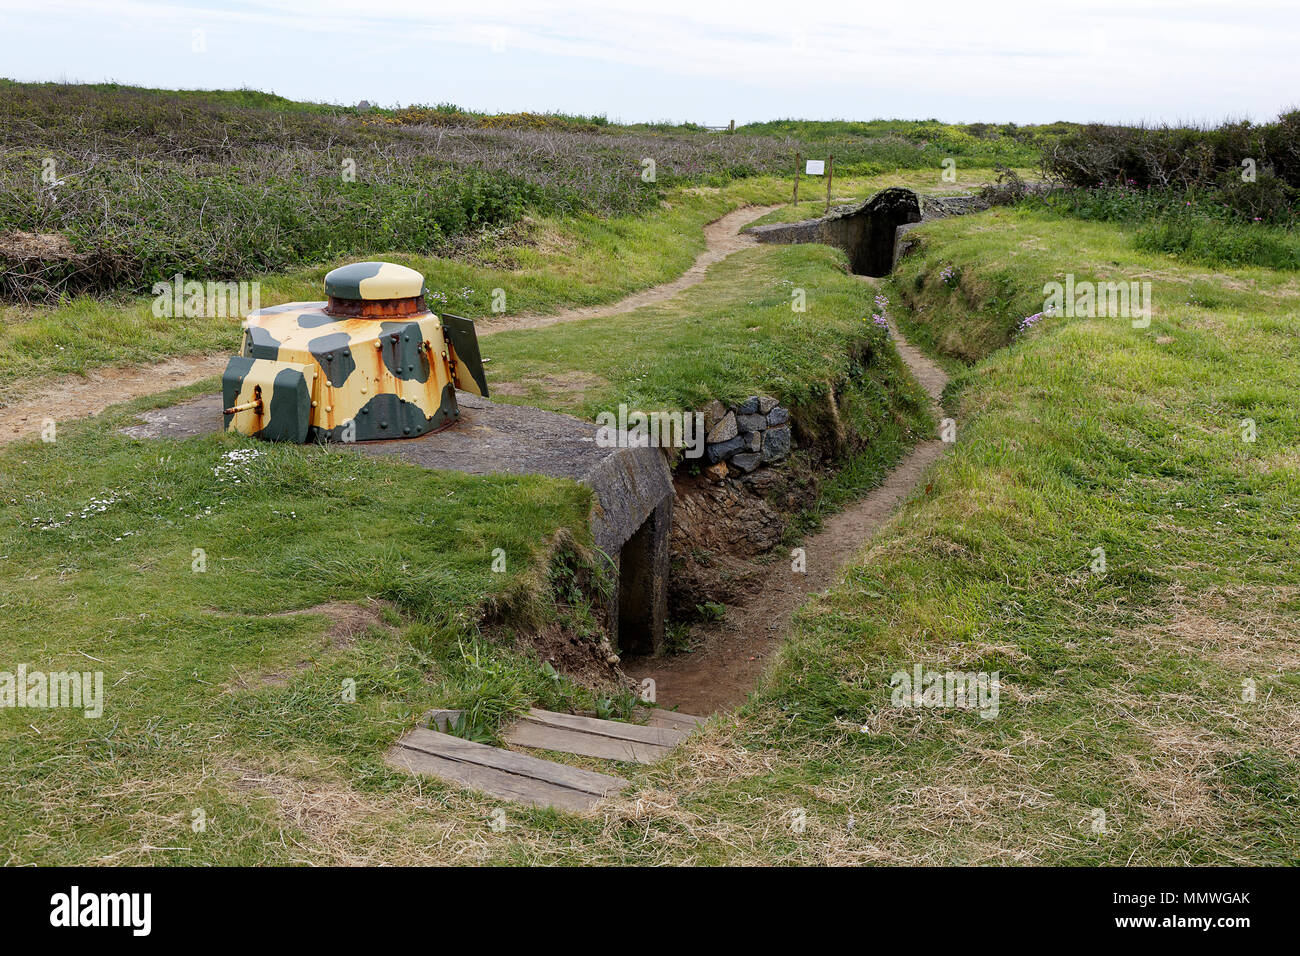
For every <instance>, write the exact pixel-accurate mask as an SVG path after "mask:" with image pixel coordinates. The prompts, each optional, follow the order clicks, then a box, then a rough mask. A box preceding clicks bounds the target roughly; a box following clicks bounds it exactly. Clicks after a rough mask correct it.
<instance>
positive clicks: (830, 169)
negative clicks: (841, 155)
mask: <svg viewBox="0 0 1300 956" xmlns="http://www.w3.org/2000/svg"><path fill="white" fill-rule="evenodd" d="M834 178H835V157H834V156H827V157H826V211H827V212H830V211H831V180H832V179H834Z"/></svg>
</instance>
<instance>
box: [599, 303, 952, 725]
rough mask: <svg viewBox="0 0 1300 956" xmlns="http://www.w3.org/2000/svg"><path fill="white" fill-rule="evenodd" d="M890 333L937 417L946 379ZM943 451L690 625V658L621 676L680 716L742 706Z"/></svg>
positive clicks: (925, 451)
mask: <svg viewBox="0 0 1300 956" xmlns="http://www.w3.org/2000/svg"><path fill="white" fill-rule="evenodd" d="M890 333H891V336H892V337H893V340H894V343H895V346H896V348H897V349H898V352H899V355H900V357H901V358H902V359H903V361H904V362H905V363H906V364H907V366H908V368H909V369H910V370H911V372H912V374H913V376H914V377H915V378H916V380H917V382H918V383H919V384H920V385H921V386H922V387H923V388H924V389H925V390H926V392H927V394H928V395H929V397H930V399H931V402H932V403H933V405H934V406H935V410H936V411H937V408H938V403H939V400H940V396H941V394H942V392H943V388H944V386H945V385H946V384H947V381H948V377H947V375H946V374H945V373H944V371H943V369H941V368H940V367H939V366H938V365H936V364H935V363H934V362H932V361H931V360H930V359H929V358H927V357H926V356H925V355H923V354H922V353H921V352H920V351H918V350H917V349H916V348H914V347H913V346H912V345H911V344H910V343H908V342H907V340H906V339H905V338H904V337H903V336H902V334H901V333H900V332H899V331H898V329H897V328H896V327H894V326H893V325H892V324H891V326H890ZM948 447H949V446H947V445H945V444H944V443H943V442H941V441H939V440H938V439H928V440H923V441H920V442H918V443H917V444H915V445H913V446H912V448H911V450H910V451H908V452H907V453H906V454H905V455H904V457H903V459H902V460H901V461H900V462H899V463H898V464H897V465H895V466H894V468H893V469H891V470H890V472H889V474H888V475H887V476H886V478H885V480H884V481H883V482H882V483H881V484H880V485H878V486H877V487H876V488H874V489H873V490H872V491H870V492H868V493H867V495H866V496H864V497H863V498H860V499H858V500H857V501H856V502H854V503H853V504H851V505H849V506H848V507H846V508H845V509H844V510H843V511H840V512H837V513H836V514H833V515H831V516H830V517H828V518H827V519H826V520H825V521H824V523H823V526H822V529H821V530H820V531H818V532H816V533H815V534H813V535H810V536H809V537H807V538H805V539H804V540H802V541H801V542H799V544H798V545H797V546H798V547H800V548H802V549H803V551H804V555H805V567H804V570H803V571H796V570H794V567H793V562H792V561H791V560H790V557H789V555H788V554H787V553H786V552H784V551H783V550H782V549H780V548H777V549H774V551H773V552H771V554H770V556H769V558H768V560H767V561H766V563H765V564H760V565H758V567H757V569H756V570H757V572H758V573H757V574H756V575H755V576H754V578H753V579H752V581H751V583H750V584H749V586H748V587H747V588H746V591H747V592H748V593H747V594H746V595H745V597H744V598H743V599H742V600H740V601H739V602H737V603H734V604H731V605H728V606H727V607H726V611H725V613H724V614H723V616H722V617H721V618H720V619H719V620H715V621H706V622H702V623H697V624H694V625H692V626H691V628H690V631H689V634H688V637H687V644H688V646H689V647H690V650H689V651H687V652H684V653H676V654H668V655H661V656H651V655H648V654H625V656H624V658H623V664H622V666H623V671H624V673H626V674H627V675H628V676H629V677H631V678H632V679H633V680H634V681H636V682H637V684H638V685H640V686H643V685H642V682H643V681H645V680H646V679H649V680H652V681H654V693H655V702H656V703H657V704H658V705H659V706H661V707H667V708H677V709H679V710H681V711H682V712H683V713H688V714H696V715H701V716H702V715H707V714H711V713H715V712H717V711H721V710H728V709H730V708H732V707H735V706H737V705H739V704H741V703H743V702H744V701H745V700H746V698H747V697H748V696H749V694H750V693H751V692H752V691H753V690H754V689H755V687H756V686H757V685H758V683H759V681H760V680H761V679H762V676H763V673H764V671H765V670H766V669H767V667H768V666H769V665H770V663H771V661H772V660H773V658H774V656H775V655H776V653H777V652H778V651H779V650H780V647H781V645H782V644H783V643H784V642H785V640H786V639H787V637H788V636H789V630H790V622H791V618H792V617H793V615H794V612H795V611H796V610H797V609H798V608H799V606H800V605H802V604H803V603H804V602H805V601H806V600H808V598H809V597H811V596H812V595H814V594H817V593H818V592H820V591H823V590H825V589H826V588H828V587H830V586H831V585H833V584H834V583H835V582H836V580H837V579H838V577H839V574H840V571H841V570H842V569H843V568H844V567H845V566H846V565H848V564H849V563H850V562H852V561H853V560H854V559H855V558H856V557H857V556H858V555H859V554H860V553H861V552H862V551H863V549H864V548H866V547H867V546H868V545H869V543H870V541H871V539H872V537H873V536H874V535H875V534H876V532H877V531H878V530H879V529H880V528H881V527H882V526H883V525H884V524H885V523H886V521H888V520H889V518H890V517H891V516H892V515H893V513H894V511H895V510H896V509H897V507H898V506H899V505H900V504H902V502H903V501H904V500H906V499H907V497H908V496H909V495H911V493H912V492H913V491H914V490H915V489H916V488H917V487H918V485H919V484H920V482H921V480H922V478H923V477H924V476H925V474H926V472H927V470H928V469H929V468H930V466H931V465H932V464H933V463H934V462H935V461H937V460H938V459H939V457H940V456H942V455H943V453H944V451H945V450H946V449H947V448H948ZM629 650H630V649H629Z"/></svg>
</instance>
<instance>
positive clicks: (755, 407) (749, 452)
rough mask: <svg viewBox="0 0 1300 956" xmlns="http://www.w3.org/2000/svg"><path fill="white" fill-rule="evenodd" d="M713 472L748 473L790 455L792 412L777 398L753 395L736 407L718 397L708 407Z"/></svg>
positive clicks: (707, 446) (706, 421) (718, 474)
mask: <svg viewBox="0 0 1300 956" xmlns="http://www.w3.org/2000/svg"><path fill="white" fill-rule="evenodd" d="M704 425H705V428H706V429H707V434H706V438H707V442H706V444H705V449H704V453H705V457H706V458H707V460H708V463H709V465H710V466H711V467H710V468H709V472H710V474H712V475H714V476H715V477H718V478H723V477H726V475H727V474H729V473H730V474H737V475H747V474H749V473H750V472H752V471H753V470H754V469H755V468H757V467H758V466H759V465H763V464H768V463H770V462H774V461H781V460H783V459H785V458H786V457H788V456H789V454H790V444H791V440H790V413H789V411H787V410H786V409H784V408H782V407H781V406H780V405H778V404H777V401H776V399H775V398H770V397H768V396H766V395H751V396H749V398H747V399H745V400H744V401H743V402H741V403H740V404H739V405H737V406H736V407H735V408H727V407H726V406H725V405H723V404H722V403H721V402H719V401H717V400H714V401H712V402H710V403H709V404H708V406H707V407H706V408H705V409H704Z"/></svg>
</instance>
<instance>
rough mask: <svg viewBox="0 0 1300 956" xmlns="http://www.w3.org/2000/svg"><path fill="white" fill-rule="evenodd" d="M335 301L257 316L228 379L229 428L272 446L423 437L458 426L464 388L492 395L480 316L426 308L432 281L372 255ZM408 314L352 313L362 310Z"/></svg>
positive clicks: (330, 282) (344, 272)
mask: <svg viewBox="0 0 1300 956" xmlns="http://www.w3.org/2000/svg"><path fill="white" fill-rule="evenodd" d="M325 291H326V294H327V295H328V296H329V297H330V301H329V302H328V303H326V302H291V303H289V304H287V305H280V306H275V307H273V308H269V309H259V310H258V311H256V312H251V313H249V315H248V318H247V319H245V321H244V341H243V345H242V347H241V348H240V352H239V355H238V356H236V357H235V358H232V359H231V360H230V364H229V365H228V366H227V367H226V372H225V375H224V376H223V379H222V399H223V407H224V409H225V410H226V429H227V430H229V431H237V432H240V433H242V434H245V435H252V436H255V437H259V438H265V439H268V440H272V441H296V442H303V441H379V440H383V439H390V438H413V437H415V436H417V435H424V434H427V433H429V432H432V431H437V430H438V429H440V428H443V427H446V426H447V425H450V424H452V423H453V422H454V421H455V420H456V417H457V416H458V415H459V414H460V410H459V408H457V406H456V389H458V388H459V389H461V390H463V391H467V392H472V393H474V394H476V395H483V396H486V395H487V380H486V377H485V376H484V374H483V363H482V360H481V358H480V356H479V351H478V337H477V335H476V333H475V329H474V323H473V322H472V321H471V320H469V319H463V318H460V317H459V316H452V315H444V316H442V317H438V316H436V315H434V314H432V313H431V312H429V311H428V310H427V309H426V308H425V307H424V299H423V294H424V278H423V277H422V276H421V275H420V274H419V273H418V272H416V271H414V270H412V269H407V268H405V267H404V266H397V265H393V264H391V263H377V262H363V263H354V264H352V265H349V266H343V267H342V268H339V269H335V270H334V271H333V272H331V273H330V274H329V275H328V276H326V277H325ZM354 306H355V307H357V308H364V309H367V310H368V311H369V310H371V309H379V310H383V309H388V308H391V309H392V310H395V311H397V312H400V313H402V314H378V315H371V314H364V315H351V314H346V315H341V314H338V312H339V310H340V309H341V310H348V309H351V308H353V307H354Z"/></svg>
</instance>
